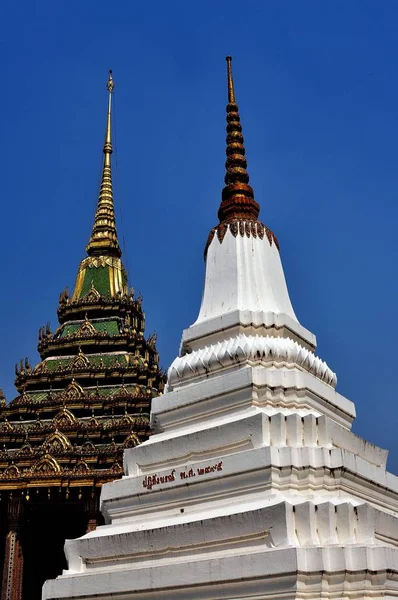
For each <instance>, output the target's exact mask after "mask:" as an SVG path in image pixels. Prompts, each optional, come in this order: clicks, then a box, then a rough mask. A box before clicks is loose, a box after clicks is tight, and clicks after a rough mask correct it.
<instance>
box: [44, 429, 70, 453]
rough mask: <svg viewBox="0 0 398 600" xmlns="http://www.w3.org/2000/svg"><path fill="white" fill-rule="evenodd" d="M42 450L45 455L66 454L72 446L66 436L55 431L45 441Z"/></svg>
mask: <svg viewBox="0 0 398 600" xmlns="http://www.w3.org/2000/svg"><path fill="white" fill-rule="evenodd" d="M42 448H43V450H45V451H46V452H47V453H57V452H66V451H69V450H72V444H71V443H70V441H69V440H68V438H67V437H66V435H64V434H63V433H61V432H60V431H58V430H56V431H55V432H54V433H52V434H51V435H49V436H48V437H47V438H46V439H45V441H44V443H43V445H42Z"/></svg>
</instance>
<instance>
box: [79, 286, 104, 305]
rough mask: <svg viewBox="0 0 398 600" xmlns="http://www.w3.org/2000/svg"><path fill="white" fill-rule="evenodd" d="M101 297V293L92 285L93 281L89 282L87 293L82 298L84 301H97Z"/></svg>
mask: <svg viewBox="0 0 398 600" xmlns="http://www.w3.org/2000/svg"><path fill="white" fill-rule="evenodd" d="M100 298H101V294H100V293H99V291H98V290H97V289H96V287H95V285H94V281H92V282H91V287H90V289H89V290H88V292H87V294H86V295H85V296H83V298H82V300H83V301H84V302H90V303H91V302H98V300H99V299H100Z"/></svg>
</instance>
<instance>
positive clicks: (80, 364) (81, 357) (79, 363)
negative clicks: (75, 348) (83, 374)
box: [71, 348, 90, 369]
mask: <svg viewBox="0 0 398 600" xmlns="http://www.w3.org/2000/svg"><path fill="white" fill-rule="evenodd" d="M89 366H90V361H89V359H88V358H87V356H86V355H85V354H84V353H83V352H82V351H81V348H79V352H78V354H77V355H76V356H75V358H74V359H73V361H72V364H71V367H72V369H85V368H88V367H89Z"/></svg>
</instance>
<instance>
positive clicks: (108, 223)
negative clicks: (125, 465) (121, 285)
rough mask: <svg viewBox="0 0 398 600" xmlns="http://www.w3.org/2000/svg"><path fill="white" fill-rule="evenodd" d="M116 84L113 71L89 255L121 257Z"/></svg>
mask: <svg viewBox="0 0 398 600" xmlns="http://www.w3.org/2000/svg"><path fill="white" fill-rule="evenodd" d="M114 87H115V84H114V81H113V77H112V71H109V79H108V82H107V84H106V89H107V90H108V114H107V119H106V130H105V142H104V150H103V151H104V166H103V169H102V178H101V187H100V192H99V196H98V204H97V210H96V212H95V219H94V226H93V230H92V233H91V237H90V240H89V243H88V245H87V247H86V251H87V254H88V255H89V256H104V255H105V256H116V257H120V256H121V255H122V251H121V250H120V246H119V241H118V239H117V232H116V222H115V208H114V204H113V188H112V170H111V154H112V152H113V148H112V128H111V115H112V94H113V90H114Z"/></svg>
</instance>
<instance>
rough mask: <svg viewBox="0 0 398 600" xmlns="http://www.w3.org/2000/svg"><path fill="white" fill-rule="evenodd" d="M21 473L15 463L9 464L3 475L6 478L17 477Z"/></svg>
mask: <svg viewBox="0 0 398 600" xmlns="http://www.w3.org/2000/svg"><path fill="white" fill-rule="evenodd" d="M20 475H21V471H20V470H19V468H18V467H17V465H14V464H12V465H9V466H8V467H7V468H6V469H5V471H4V473H3V476H4V477H6V478H10V479H11V478H18V477H19V476H20Z"/></svg>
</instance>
